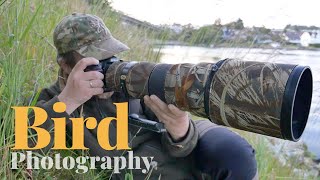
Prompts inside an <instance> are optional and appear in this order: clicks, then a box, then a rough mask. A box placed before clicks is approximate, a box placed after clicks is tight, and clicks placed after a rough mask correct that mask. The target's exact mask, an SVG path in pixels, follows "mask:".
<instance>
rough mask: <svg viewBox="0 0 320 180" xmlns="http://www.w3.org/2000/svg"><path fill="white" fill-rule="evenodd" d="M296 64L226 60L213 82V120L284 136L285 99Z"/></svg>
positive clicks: (262, 132)
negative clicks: (283, 104) (283, 115)
mask: <svg viewBox="0 0 320 180" xmlns="http://www.w3.org/2000/svg"><path fill="white" fill-rule="evenodd" d="M295 66H296V65H287V64H275V63H263V62H252V61H251V62H250V61H239V60H227V61H225V62H224V63H223V65H222V66H221V67H220V68H219V70H218V71H217V72H216V73H215V75H214V77H213V80H212V83H211V87H210V98H209V99H210V100H209V107H210V108H209V116H210V119H211V120H212V121H213V122H214V123H216V124H220V125H224V126H229V127H234V128H237V129H242V130H245V131H250V132H256V133H259V134H265V135H268V136H274V137H278V138H283V137H282V135H281V129H280V113H281V107H282V100H283V94H284V90H285V86H286V83H287V80H288V78H289V75H290V73H291V72H292V70H293V69H294V67H295Z"/></svg>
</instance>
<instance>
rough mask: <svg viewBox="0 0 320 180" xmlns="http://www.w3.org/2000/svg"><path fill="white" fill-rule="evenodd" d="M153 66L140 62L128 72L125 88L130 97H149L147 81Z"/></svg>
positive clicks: (152, 64)
mask: <svg viewBox="0 0 320 180" xmlns="http://www.w3.org/2000/svg"><path fill="white" fill-rule="evenodd" d="M155 65H156V64H154V63H148V62H140V63H137V64H135V65H134V66H133V67H132V68H131V69H130V70H129V73H128V76H127V78H126V88H127V91H128V94H129V95H130V96H132V97H135V98H143V96H145V95H149V92H148V81H149V76H150V74H151V72H152V70H153V68H154V67H155Z"/></svg>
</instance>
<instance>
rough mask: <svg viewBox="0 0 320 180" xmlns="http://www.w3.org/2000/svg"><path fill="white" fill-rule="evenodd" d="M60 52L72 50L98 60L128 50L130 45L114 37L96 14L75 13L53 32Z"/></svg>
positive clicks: (65, 18) (67, 17) (55, 43)
mask: <svg viewBox="0 0 320 180" xmlns="http://www.w3.org/2000/svg"><path fill="white" fill-rule="evenodd" d="M53 41H54V45H55V46H56V48H57V51H58V54H63V53H66V52H69V51H72V50H75V51H77V52H78V53H79V54H81V55H82V56H84V57H94V58H96V59H98V60H102V59H106V58H109V57H111V56H113V55H115V54H117V53H120V52H122V51H125V50H128V49H129V48H128V46H126V45H125V44H123V43H121V42H120V41H118V40H117V39H115V38H114V37H112V35H111V33H110V31H109V29H108V28H107V27H106V25H105V24H104V22H103V21H102V19H100V18H99V17H97V16H95V15H91V14H83V13H73V14H71V15H69V16H66V17H64V18H63V19H62V20H61V22H60V23H59V24H58V25H57V26H56V28H55V30H54V33H53Z"/></svg>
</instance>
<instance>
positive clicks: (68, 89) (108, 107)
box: [37, 13, 257, 179]
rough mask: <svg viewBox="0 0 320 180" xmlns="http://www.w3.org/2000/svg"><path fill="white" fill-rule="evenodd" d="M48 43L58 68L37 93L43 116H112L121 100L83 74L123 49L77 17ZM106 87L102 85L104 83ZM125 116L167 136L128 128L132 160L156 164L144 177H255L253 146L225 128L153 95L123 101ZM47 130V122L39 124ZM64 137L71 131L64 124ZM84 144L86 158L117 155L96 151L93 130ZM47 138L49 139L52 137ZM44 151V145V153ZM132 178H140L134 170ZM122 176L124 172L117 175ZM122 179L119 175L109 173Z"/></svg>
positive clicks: (91, 21)
mask: <svg viewBox="0 0 320 180" xmlns="http://www.w3.org/2000/svg"><path fill="white" fill-rule="evenodd" d="M54 44H55V46H56V48H57V53H58V56H57V62H58V64H59V66H60V70H59V76H58V80H57V82H56V83H55V84H53V85H52V86H51V87H49V88H46V89H43V90H42V92H41V94H40V96H39V99H38V103H37V106H39V107H42V108H44V109H45V110H46V111H47V112H48V116H49V117H80V116H83V117H85V118H87V117H95V118H96V119H97V120H101V119H103V118H105V117H108V116H112V117H115V111H116V109H115V106H114V105H113V102H123V101H124V100H125V98H124V95H123V94H120V93H113V92H107V93H103V86H104V83H103V81H102V80H103V78H104V75H103V74H102V73H100V72H97V71H89V72H85V71H84V70H85V68H86V67H87V66H90V65H96V64H98V63H99V60H104V59H107V58H110V57H112V56H114V55H116V54H118V53H120V52H122V51H125V50H128V49H129V48H128V47H127V46H126V45H124V44H123V43H121V42H119V41H118V40H116V39H115V38H113V37H112V35H111V33H110V31H109V30H108V29H107V27H106V26H105V25H104V23H103V21H102V20H101V19H100V18H98V17H97V16H93V15H89V14H78V13H74V14H72V15H69V16H66V17H65V18H64V19H63V20H62V21H61V22H60V23H59V24H58V25H57V27H56V28H55V31H54ZM107 83H108V82H107ZM58 101H60V102H64V103H65V104H66V105H67V110H66V113H56V112H54V111H53V110H52V105H53V104H54V103H56V102H58ZM129 111H130V113H137V114H139V115H140V116H142V117H145V118H147V119H151V120H155V121H160V122H162V123H164V126H165V128H166V130H167V132H164V133H161V134H160V133H154V132H151V131H147V130H140V129H139V128H137V127H133V126H129V143H130V147H131V148H132V150H133V152H134V153H135V155H136V156H153V157H154V159H153V160H154V161H155V162H156V163H157V166H156V167H154V169H153V171H152V173H151V178H150V179H160V178H161V179H200V178H203V177H204V176H203V174H206V176H209V177H211V178H210V179H253V178H257V167H256V160H255V154H254V150H253V148H252V147H251V146H250V145H249V144H248V143H247V142H246V141H245V140H244V139H243V138H241V137H240V136H238V135H237V134H235V133H233V132H231V131H230V130H228V129H226V128H223V127H220V126H217V125H214V124H213V123H211V122H210V121H208V120H201V121H192V120H191V119H190V118H189V116H188V114H187V112H184V111H181V110H180V109H178V108H177V107H175V106H174V105H172V104H171V105H167V104H165V103H164V102H162V101H161V100H160V99H159V98H158V97H157V96H155V95H151V96H145V97H144V99H143V101H140V100H137V99H130V100H129ZM44 126H45V128H47V129H50V128H51V127H52V124H50V122H49V121H47V122H46V123H45V125H44ZM116 128H117V127H116V126H115V124H114V123H111V126H110V129H109V137H110V138H109V141H110V143H111V145H114V144H116ZM67 130H68V134H70V131H72V129H71V128H70V124H68V125H67ZM84 131H85V132H84V136H85V146H86V147H88V148H89V153H90V155H91V156H100V157H103V156H116V155H121V154H122V153H123V152H122V151H121V152H120V151H106V150H104V149H102V148H101V147H100V146H99V144H98V141H97V138H96V131H95V130H89V129H86V128H85V130H84ZM52 138H53V137H52ZM48 148H50V147H47V148H46V149H48ZM132 171H133V172H132V173H133V177H134V179H144V178H145V176H146V175H145V174H142V173H141V172H140V171H134V170H132ZM123 173H124V172H123ZM113 177H114V178H120V179H124V174H120V175H113Z"/></svg>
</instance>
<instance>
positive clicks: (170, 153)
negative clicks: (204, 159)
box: [30, 83, 199, 179]
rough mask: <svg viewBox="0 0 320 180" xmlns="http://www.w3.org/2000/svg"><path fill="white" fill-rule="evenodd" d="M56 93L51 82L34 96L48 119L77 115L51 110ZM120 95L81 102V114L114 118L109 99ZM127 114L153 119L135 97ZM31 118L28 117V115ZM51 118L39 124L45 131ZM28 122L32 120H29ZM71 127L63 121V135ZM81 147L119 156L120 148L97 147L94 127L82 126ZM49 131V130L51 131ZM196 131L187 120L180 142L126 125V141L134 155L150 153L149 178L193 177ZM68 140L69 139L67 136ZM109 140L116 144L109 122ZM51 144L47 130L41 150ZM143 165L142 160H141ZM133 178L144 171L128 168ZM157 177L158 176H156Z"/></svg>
mask: <svg viewBox="0 0 320 180" xmlns="http://www.w3.org/2000/svg"><path fill="white" fill-rule="evenodd" d="M59 94H60V87H59V84H58V83H55V84H53V85H52V86H51V87H49V88H45V89H43V90H42V91H41V93H40V96H39V98H38V102H37V106H38V107H41V108H43V109H45V110H46V112H47V113H48V118H51V117H56V118H58V117H67V118H68V117H80V111H81V107H79V108H78V109H77V110H75V111H74V112H73V113H72V114H71V115H68V114H67V113H56V112H55V111H53V110H52V106H53V104H54V103H56V102H58V101H59V100H58V98H57V96H58V95H59ZM120 100H121V97H120V98H119V95H117V94H114V95H113V96H112V97H111V98H109V99H99V98H98V97H95V96H94V97H93V98H91V99H90V100H89V101H87V102H86V103H85V104H84V105H83V111H82V116H83V117H84V118H87V117H95V118H96V119H97V121H98V123H99V121H100V120H101V119H103V118H105V117H107V116H109V117H110V116H111V117H115V113H116V109H115V105H113V102H117V101H118V102H121V101H120ZM129 113H137V114H139V115H141V116H144V117H145V118H148V119H152V120H155V121H157V119H156V117H155V116H154V114H153V113H152V112H151V111H150V110H149V109H147V108H145V107H144V104H143V103H142V102H140V100H138V99H134V100H130V101H129ZM30 121H32V118H30ZM52 122H53V121H49V120H47V121H46V122H45V123H44V124H43V128H46V129H47V130H50V129H52V127H53V123H52ZM31 123H32V122H31ZM70 131H72V126H71V124H70V123H69V124H67V134H68V137H71V136H72V135H71V133H70ZM84 131H85V132H84V136H85V138H84V141H85V146H86V147H88V148H89V154H90V156H100V157H102V156H109V157H113V156H121V155H123V154H122V153H123V151H121V152H120V151H117V150H114V151H106V150H104V149H103V148H101V147H100V145H99V143H98V141H97V138H96V137H97V136H96V134H97V132H96V129H95V130H89V129H87V128H85V129H84ZM51 132H52V131H51ZM198 136H199V133H198V130H197V129H196V126H195V123H194V121H192V120H191V119H190V126H189V130H188V133H187V135H186V136H185V137H184V139H183V140H182V141H180V142H174V141H173V140H172V139H171V137H170V135H169V134H168V133H166V132H165V133H162V134H159V133H154V132H151V131H148V130H140V131H139V132H138V128H137V127H134V126H131V125H129V142H130V147H131V149H132V151H133V153H134V156H153V157H154V159H153V161H155V162H156V163H157V167H155V168H154V169H153V171H152V174H151V178H150V179H172V177H173V176H174V179H197V178H196V176H197V177H198V175H199V173H198V172H196V171H195V169H194V167H193V166H192V164H194V163H193V158H192V151H193V149H194V148H195V146H196V143H197V140H198ZM69 139H71V138H69ZM109 142H110V144H111V145H114V144H115V143H116V127H115V124H111V125H110V127H109ZM52 146H53V132H52V133H51V143H50V145H49V146H48V147H46V148H45V149H44V151H45V152H46V151H48V150H49V149H50V148H51V147H52ZM141 166H143V163H141ZM132 173H133V177H134V179H145V177H146V174H143V173H142V172H141V170H132ZM159 177H160V178H159ZM113 178H114V179H124V173H121V174H114V175H113Z"/></svg>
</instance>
